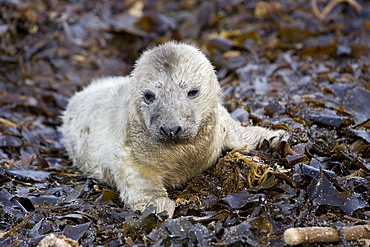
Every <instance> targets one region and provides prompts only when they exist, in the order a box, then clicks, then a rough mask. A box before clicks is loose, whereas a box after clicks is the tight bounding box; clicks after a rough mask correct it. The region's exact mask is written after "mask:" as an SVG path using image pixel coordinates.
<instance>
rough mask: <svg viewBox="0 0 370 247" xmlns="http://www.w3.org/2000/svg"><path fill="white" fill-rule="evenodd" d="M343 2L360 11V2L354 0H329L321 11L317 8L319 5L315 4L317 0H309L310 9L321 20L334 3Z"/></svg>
mask: <svg viewBox="0 0 370 247" xmlns="http://www.w3.org/2000/svg"><path fill="white" fill-rule="evenodd" d="M344 2H346V3H348V4H349V5H351V6H352V7H353V8H354V9H355V10H356V11H357V13H360V12H361V10H362V6H361V4H359V3H358V2H356V0H333V1H331V2H329V3H328V5H326V6H325V8H324V9H323V11H322V12H321V11H320V10H319V7H318V6H317V0H311V4H312V11H313V13H314V14H315V15H316V17H317V18H319V19H320V20H323V19H325V17H326V16H327V15H328V14H329V13H330V11H331V10H332V9H333V8H334V7H335V6H336V5H338V4H340V3H344Z"/></svg>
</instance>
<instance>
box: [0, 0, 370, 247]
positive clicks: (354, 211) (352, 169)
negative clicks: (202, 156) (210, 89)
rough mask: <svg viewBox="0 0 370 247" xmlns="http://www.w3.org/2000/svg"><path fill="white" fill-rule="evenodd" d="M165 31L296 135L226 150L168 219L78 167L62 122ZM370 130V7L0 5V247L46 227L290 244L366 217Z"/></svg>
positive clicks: (262, 116) (252, 115)
mask: <svg viewBox="0 0 370 247" xmlns="http://www.w3.org/2000/svg"><path fill="white" fill-rule="evenodd" d="M168 40H179V41H184V42H188V43H191V44H194V45H197V46H198V47H200V49H201V50H203V51H204V52H205V53H206V54H207V56H208V57H209V59H210V60H211V61H212V63H213V64H214V66H215V67H216V69H217V71H218V78H219V80H220V83H221V85H222V87H223V89H224V93H223V96H222V97H223V100H224V102H225V106H226V108H227V109H228V110H229V111H230V112H231V113H232V115H233V116H235V117H236V118H238V119H239V120H241V121H243V122H246V123H247V124H254V125H260V126H265V127H268V128H272V129H285V130H287V131H289V133H290V138H289V139H288V138H286V139H284V140H282V141H281V145H280V147H279V149H277V150H271V148H270V147H269V143H268V142H267V141H266V142H265V143H264V144H263V145H261V147H260V149H259V150H257V151H255V152H253V154H248V155H246V154H243V152H233V153H228V154H225V155H226V156H225V157H224V158H222V159H220V161H219V163H218V164H217V165H216V166H215V167H214V168H212V169H210V170H208V171H206V172H204V173H203V174H202V175H200V176H198V177H196V178H194V179H192V180H191V181H189V182H188V183H187V184H186V185H185V186H184V187H183V188H179V189H178V190H173V191H170V195H171V198H172V199H174V200H176V202H177V203H178V207H177V209H176V211H175V216H174V219H172V220H165V221H164V220H163V219H162V218H161V217H158V216H156V215H154V214H153V213H152V211H151V210H152V209H151V208H149V209H148V211H146V212H145V213H144V214H143V215H140V214H138V213H137V212H133V211H130V210H127V209H126V208H125V206H124V204H123V203H121V202H120V201H119V199H118V195H117V193H116V191H115V190H113V189H111V188H109V187H108V186H106V185H104V184H101V183H99V182H97V181H95V180H91V179H86V178H85V177H83V176H82V174H81V173H79V172H78V171H77V170H76V169H74V168H72V167H71V164H70V162H69V161H68V156H67V154H66V152H65V150H64V148H63V146H62V143H61V140H60V137H59V134H58V131H57V129H58V126H60V125H61V119H60V117H59V116H60V113H61V111H62V110H63V109H64V108H65V106H66V103H67V102H68V99H69V97H71V96H72V95H73V93H74V92H75V91H78V90H80V89H81V88H82V87H83V86H85V85H87V84H88V82H89V81H90V80H91V79H92V78H96V77H101V76H104V75H126V74H128V73H129V72H130V71H131V69H132V66H133V63H134V61H135V59H137V58H138V56H139V55H140V53H141V52H142V50H143V49H145V48H146V47H147V46H149V45H151V44H159V43H162V42H165V41H168ZM369 129H370V2H369V1H354V0H353V1H344V2H342V3H339V1H335V0H333V1H329V0H327V1H326V0H324V1H319V2H318V3H317V2H316V1H315V0H313V1H305V0H299V1H289V0H287V1H276V2H274V1H266V2H264V1H239V0H234V1H226V0H215V1H207V2H206V1H196V0H184V1H144V2H141V1H131V0H127V1H108V0H106V1H100V2H96V1H91V0H90V1H89V0H82V1H70V2H68V1H55V0H49V1H41V0H34V1H31V0H30V1H18V0H4V1H0V245H1V246H8V245H11V246H33V245H35V244H37V243H38V242H39V241H40V240H41V239H42V238H43V237H45V236H46V235H48V234H50V233H58V234H64V235H65V236H67V237H69V238H71V239H74V240H78V242H79V244H81V245H93V246H96V245H106V246H117V245H129V246H132V245H134V244H137V245H156V244H157V245H166V246H167V245H168V246H169V245H184V244H189V243H193V244H194V245H202V246H204V245H222V246H224V245H236V246H242V245H243V246H266V245H271V246H284V245H285V243H284V241H283V238H282V236H283V232H284V230H285V229H287V228H289V227H299V226H336V227H341V226H351V225H360V224H369V223H370V207H369V203H370V194H369V190H370V132H369ZM249 155H252V156H258V157H259V158H260V159H257V158H256V157H252V156H249ZM266 171H268V172H266ZM264 173H265V175H264V176H262V175H263V174H264ZM248 174H252V175H253V176H248ZM355 244H357V245H359V244H362V242H361V241H353V242H349V241H345V240H343V241H342V242H340V243H333V244H332V245H334V246H349V245H355ZM315 245H316V246H317V245H319V244H315Z"/></svg>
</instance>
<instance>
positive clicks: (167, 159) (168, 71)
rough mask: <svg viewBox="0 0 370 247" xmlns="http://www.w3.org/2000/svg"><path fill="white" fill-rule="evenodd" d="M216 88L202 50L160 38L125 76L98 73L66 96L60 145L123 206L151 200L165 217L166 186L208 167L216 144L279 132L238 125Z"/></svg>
mask: <svg viewBox="0 0 370 247" xmlns="http://www.w3.org/2000/svg"><path fill="white" fill-rule="evenodd" d="M219 94H220V86H219V83H218V81H217V78H216V74H215V72H214V69H213V67H212V65H211V64H210V62H209V61H208V59H207V58H206V57H205V56H204V55H203V53H202V52H200V51H199V50H198V49H196V48H195V47H193V46H190V45H186V44H178V43H174V42H170V43H166V44H164V45H162V46H158V47H156V48H153V49H150V50H148V51H146V52H144V53H143V55H142V56H141V58H140V59H139V60H138V61H137V63H136V65H135V69H134V70H133V72H132V74H131V76H130V77H108V78H103V79H98V80H96V81H93V82H92V83H91V84H90V85H89V86H88V87H86V88H85V89H84V90H83V91H81V92H79V93H76V94H75V95H74V96H73V97H72V99H71V100H70V102H69V104H68V107H67V109H66V111H65V112H64V116H63V122H64V123H63V126H62V128H61V130H62V134H63V137H64V142H65V146H66V149H67V151H68V154H69V156H70V158H71V159H72V161H73V164H74V165H75V166H77V167H78V168H79V169H80V170H81V171H82V172H84V173H85V174H86V175H87V176H89V177H92V178H96V179H98V180H101V181H104V182H106V183H108V184H109V185H111V186H113V187H116V188H117V189H118V191H119V193H120V196H121V198H122V200H123V201H124V203H125V204H126V205H127V206H128V207H130V208H133V209H139V210H143V209H145V207H146V206H147V205H148V204H150V203H153V204H154V205H155V206H156V207H157V212H161V211H164V210H167V211H168V213H169V215H170V216H171V215H172V214H173V211H174V208H175V203H174V202H173V201H172V200H170V199H169V198H168V197H167V192H166V187H176V186H179V185H181V184H183V183H184V182H186V181H187V180H188V179H189V178H191V177H193V176H196V175H198V174H199V173H201V172H202V171H204V170H205V169H207V168H209V167H210V166H212V165H213V164H214V163H215V162H216V160H217V159H218V158H219V156H220V154H221V152H222V150H225V149H233V148H240V147H243V146H245V145H247V151H248V150H249V151H250V150H252V149H254V148H255V147H256V146H257V145H258V144H259V142H260V141H261V140H262V139H263V138H266V139H271V138H273V137H278V136H281V135H282V134H283V133H284V131H271V130H268V129H265V128H261V127H243V126H242V125H241V124H240V123H239V122H238V121H236V120H234V119H232V118H231V116H230V115H229V113H228V112H227V111H226V109H225V108H223V107H222V106H221V105H220V102H219ZM275 139H277V138H275ZM272 143H273V144H276V143H278V141H277V140H275V141H273V142H272Z"/></svg>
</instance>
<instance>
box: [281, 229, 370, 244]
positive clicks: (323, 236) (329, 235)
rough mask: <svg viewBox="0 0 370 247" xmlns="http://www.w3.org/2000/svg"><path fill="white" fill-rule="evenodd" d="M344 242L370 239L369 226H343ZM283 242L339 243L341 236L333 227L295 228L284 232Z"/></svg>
mask: <svg viewBox="0 0 370 247" xmlns="http://www.w3.org/2000/svg"><path fill="white" fill-rule="evenodd" d="M341 230H342V233H343V235H342V236H343V238H344V240H349V241H350V240H359V239H369V238H370V225H358V226H345V227H343V228H342V229H341ZM284 241H285V242H286V243H287V244H289V245H298V244H303V243H314V242H339V241H341V235H340V234H339V231H338V229H336V228H335V227H297V228H289V229H287V230H286V231H285V232H284Z"/></svg>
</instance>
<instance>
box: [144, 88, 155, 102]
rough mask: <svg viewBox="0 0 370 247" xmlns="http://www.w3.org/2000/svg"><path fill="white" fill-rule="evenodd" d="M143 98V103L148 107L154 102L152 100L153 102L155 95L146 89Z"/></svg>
mask: <svg viewBox="0 0 370 247" xmlns="http://www.w3.org/2000/svg"><path fill="white" fill-rule="evenodd" d="M143 97H144V102H145V103H146V104H148V105H149V104H151V103H153V102H154V100H155V93H153V92H152V91H150V90H149V89H147V90H145V91H144V95H143Z"/></svg>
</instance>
